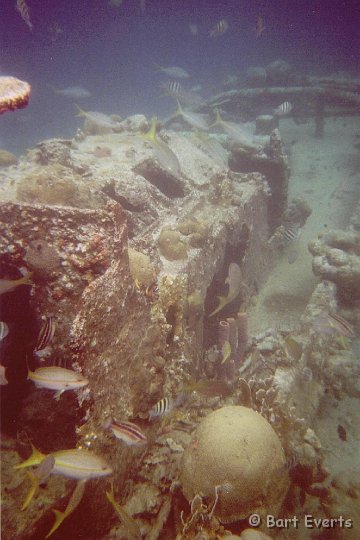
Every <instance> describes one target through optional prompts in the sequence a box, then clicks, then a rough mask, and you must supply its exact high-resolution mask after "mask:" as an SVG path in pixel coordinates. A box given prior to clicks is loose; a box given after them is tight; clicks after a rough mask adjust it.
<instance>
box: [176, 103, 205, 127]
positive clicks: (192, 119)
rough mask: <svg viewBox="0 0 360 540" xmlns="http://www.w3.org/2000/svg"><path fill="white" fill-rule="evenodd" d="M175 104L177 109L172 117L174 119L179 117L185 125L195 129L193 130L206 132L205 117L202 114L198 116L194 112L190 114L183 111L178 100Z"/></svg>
mask: <svg viewBox="0 0 360 540" xmlns="http://www.w3.org/2000/svg"><path fill="white" fill-rule="evenodd" d="M177 104H178V108H177V110H176V112H175V114H174V115H173V116H174V117H176V116H181V117H182V118H183V120H185V122H186V123H187V124H189V125H190V126H191V127H193V128H195V129H200V130H204V131H206V130H207V129H208V125H207V123H206V120H205V116H204V115H203V114H199V113H195V112H192V111H187V110H184V109H183V108H182V107H181V105H180V103H179V100H178V102H177Z"/></svg>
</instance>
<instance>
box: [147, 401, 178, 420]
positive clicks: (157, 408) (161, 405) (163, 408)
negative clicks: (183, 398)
mask: <svg viewBox="0 0 360 540" xmlns="http://www.w3.org/2000/svg"><path fill="white" fill-rule="evenodd" d="M174 406H175V403H174V400H173V399H171V398H168V397H165V398H162V399H160V401H158V402H157V403H156V404H155V405H154V406H153V408H152V409H151V410H150V413H149V420H152V419H153V418H157V417H161V416H165V415H166V414H169V413H170V412H171V411H172V410H173V408H174Z"/></svg>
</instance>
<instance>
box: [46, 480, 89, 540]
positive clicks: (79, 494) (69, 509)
mask: <svg viewBox="0 0 360 540" xmlns="http://www.w3.org/2000/svg"><path fill="white" fill-rule="evenodd" d="M85 484H86V480H79V481H78V483H77V484H76V488H75V489H74V491H73V492H72V495H71V497H70V499H69V502H68V504H67V506H66V508H65V512H60V511H59V510H53V512H54V514H55V523H54V525H53V526H52V527H51V529H50V531H49V532H48V534H47V535H46V536H45V538H49V536H51V535H52V534H53V533H54V532H55V531H56V529H58V528H59V527H60V525H61V524H62V522H63V521H64V519H66V518H67V517H68V516H70V514H72V513H73V511H74V510H75V509H76V508H77V507H78V506H79V504H80V502H81V499H82V498H83V495H84V491H85Z"/></svg>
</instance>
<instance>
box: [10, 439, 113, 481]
mask: <svg viewBox="0 0 360 540" xmlns="http://www.w3.org/2000/svg"><path fill="white" fill-rule="evenodd" d="M31 446H32V454H31V456H30V457H29V458H28V459H26V460H25V461H23V462H22V463H20V464H19V465H15V467H14V469H16V470H17V469H26V468H28V467H34V466H36V465H39V464H40V463H41V462H42V461H43V460H44V459H46V458H47V457H49V456H52V457H53V458H54V459H55V463H54V466H53V469H52V471H51V474H60V475H62V476H66V477H67V478H75V479H76V480H89V479H90V478H100V477H102V476H109V475H110V474H112V472H113V470H112V468H111V467H110V465H108V463H107V462H106V461H105V460H104V458H102V457H100V456H97V455H96V454H94V453H93V452H91V451H90V450H84V449H82V448H71V449H69V450H58V451H56V452H52V453H51V454H48V456H46V454H43V453H41V452H39V450H37V449H36V448H35V446H33V445H31Z"/></svg>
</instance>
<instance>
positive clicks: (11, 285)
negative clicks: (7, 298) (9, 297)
mask: <svg viewBox="0 0 360 540" xmlns="http://www.w3.org/2000/svg"><path fill="white" fill-rule="evenodd" d="M31 276H32V273H31V272H28V273H27V274H26V275H25V276H23V277H21V278H19V279H0V294H4V293H8V292H10V291H13V290H14V289H16V288H17V287H19V285H28V284H29V282H30V278H31Z"/></svg>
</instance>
